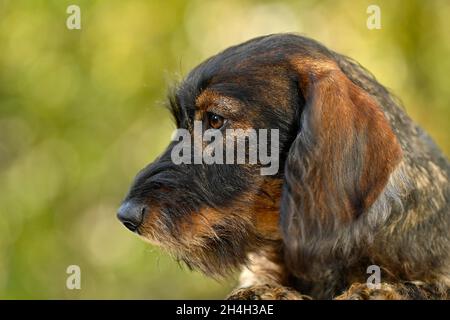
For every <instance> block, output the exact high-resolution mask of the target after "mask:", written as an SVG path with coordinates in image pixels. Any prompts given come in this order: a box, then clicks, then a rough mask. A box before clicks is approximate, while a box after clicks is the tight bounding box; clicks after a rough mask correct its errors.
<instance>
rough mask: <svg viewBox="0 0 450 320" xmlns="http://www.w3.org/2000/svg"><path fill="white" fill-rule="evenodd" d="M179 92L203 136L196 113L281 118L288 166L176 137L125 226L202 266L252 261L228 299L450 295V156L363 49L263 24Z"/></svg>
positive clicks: (215, 119)
mask: <svg viewBox="0 0 450 320" xmlns="http://www.w3.org/2000/svg"><path fill="white" fill-rule="evenodd" d="M169 102H170V103H169V107H170V110H171V112H172V114H173V116H174V118H175V122H176V125H177V128H179V129H184V130H185V131H186V132H188V133H189V134H190V135H191V137H192V138H193V139H196V137H195V136H194V130H193V126H194V122H195V121H199V122H200V123H202V130H213V131H214V130H215V131H216V132H222V133H224V132H225V130H226V129H236V128H240V129H243V130H247V129H252V128H253V129H277V130H278V132H279V141H278V154H277V155H278V156H279V170H278V172H277V173H276V174H273V175H262V174H261V173H260V171H259V169H260V168H261V166H262V165H261V163H259V162H258V163H252V164H249V163H244V164H236V163H234V164H218V163H213V164H205V163H197V164H192V163H191V164H187V163H181V164H174V162H173V161H172V155H173V150H174V148H175V147H176V146H177V141H172V142H171V143H170V144H169V146H168V148H167V150H166V151H165V152H163V154H162V155H161V156H160V157H159V158H158V159H156V160H155V161H154V162H153V163H151V164H149V165H148V166H147V167H146V168H144V169H143V170H142V171H140V172H139V173H138V175H137V176H136V178H135V180H134V182H133V184H132V186H131V188H130V190H129V192H128V195H127V196H126V198H125V199H124V202H123V204H122V206H121V207H120V209H119V211H118V218H119V219H120V221H122V222H123V224H124V225H125V226H126V227H127V228H128V229H130V230H131V231H133V232H135V233H137V234H139V235H140V236H141V237H143V238H144V239H146V240H148V241H150V242H151V243H153V244H157V245H160V246H162V247H164V248H166V249H167V251H168V252H169V253H170V254H172V255H173V256H174V257H175V258H176V259H178V260H181V261H183V262H184V263H185V264H186V265H187V266H188V267H189V268H192V269H197V270H200V271H202V272H203V273H205V274H206V275H209V276H212V277H224V276H227V275H230V274H232V273H233V272H234V271H236V270H237V269H242V270H243V271H242V274H241V276H240V284H239V286H238V287H237V288H236V289H235V290H234V291H233V292H231V294H230V295H229V296H228V298H229V299H446V298H448V297H449V293H450V292H449V288H450V212H449V202H448V201H449V195H450V193H449V192H450V191H449V172H450V170H449V168H450V167H449V162H448V160H447V159H446V157H445V156H444V155H443V153H442V152H441V151H440V150H439V148H438V147H437V146H436V144H435V143H434V142H433V141H432V139H431V138H430V137H429V136H428V135H427V134H426V133H425V132H424V131H423V130H422V129H421V128H420V127H419V126H418V125H417V124H415V123H414V122H413V121H412V120H411V119H410V118H409V117H408V116H407V114H406V113H405V111H404V109H403V107H402V106H401V104H400V102H398V100H397V99H396V98H394V97H393V95H391V94H390V93H389V92H388V90H387V89H386V88H385V87H383V86H382V85H381V84H379V83H378V82H377V81H376V80H375V78H374V77H373V76H372V75H371V74H370V73H369V72H368V71H366V70H365V69H364V68H363V67H361V66H360V65H359V64H358V63H356V62H355V61H353V60H352V59H350V58H348V57H345V56H343V55H341V54H338V53H336V52H333V51H331V50H329V49H327V48H326V47H325V46H323V45H322V44H320V43H318V42H316V41H314V40H312V39H309V38H306V37H303V36H299V35H296V34H274V35H268V36H263V37H259V38H255V39H252V40H249V41H247V42H245V43H242V44H239V45H237V46H233V47H230V48H228V49H226V50H225V51H223V52H221V53H219V54H217V55H215V56H213V57H211V58H209V59H207V60H206V61H204V62H203V63H201V64H200V65H199V66H197V67H196V68H194V69H193V70H192V71H191V72H190V73H189V74H188V75H187V76H186V78H185V79H184V80H183V81H182V82H181V83H179V84H178V85H177V86H176V87H175V88H174V89H173V90H172V91H171V94H170V98H169ZM223 139H226V136H224V137H223ZM202 143H203V142H202ZM258 148H260V146H258ZM186 150H188V149H186ZM188 151H189V150H188ZM369 267H372V268H375V269H376V268H379V276H380V279H379V281H374V282H373V283H369V282H368V278H369V277H370V275H371V274H368V273H367V270H368V268H369Z"/></svg>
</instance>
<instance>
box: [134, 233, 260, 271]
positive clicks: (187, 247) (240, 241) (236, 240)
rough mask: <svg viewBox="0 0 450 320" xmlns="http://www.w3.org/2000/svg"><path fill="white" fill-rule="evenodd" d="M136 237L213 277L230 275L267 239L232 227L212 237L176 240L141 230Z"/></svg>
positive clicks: (244, 263) (190, 267)
mask: <svg viewBox="0 0 450 320" xmlns="http://www.w3.org/2000/svg"><path fill="white" fill-rule="evenodd" d="M140 236H141V238H142V239H144V241H145V242H147V243H150V244H151V245H155V246H158V247H160V248H162V249H163V250H165V251H167V252H168V253H169V254H170V255H171V256H172V257H173V258H174V259H175V260H177V261H181V262H183V263H184V264H185V265H186V266H187V267H188V268H189V269H190V270H197V271H200V272H202V273H204V274H205V275H207V276H209V277H213V278H223V277H227V276H230V275H231V274H232V273H233V272H235V271H237V270H238V269H239V268H241V267H242V266H243V265H246V264H247V262H248V254H249V253H251V252H255V251H257V250H258V249H259V248H261V247H263V246H264V245H265V244H266V241H267V240H264V239H262V238H260V237H258V236H257V235H256V234H255V233H254V232H252V231H249V230H239V231H238V232H237V231H236V230H234V231H233V232H231V231H230V232H226V233H224V234H222V235H218V236H217V237H213V238H209V237H202V236H198V237H193V238H192V239H176V238H174V237H172V236H168V235H167V234H164V235H162V234H156V233H152V234H149V233H145V232H144V233H142V232H141V234H140Z"/></svg>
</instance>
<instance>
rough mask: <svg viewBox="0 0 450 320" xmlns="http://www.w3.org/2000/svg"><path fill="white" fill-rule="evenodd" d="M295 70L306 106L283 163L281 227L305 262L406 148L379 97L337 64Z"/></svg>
mask: <svg viewBox="0 0 450 320" xmlns="http://www.w3.org/2000/svg"><path fill="white" fill-rule="evenodd" d="M296 72H297V73H298V74H299V86H300V88H299V89H300V91H301V94H302V95H303V97H304V100H305V106H304V108H303V111H302V114H301V117H300V126H299V127H300V128H299V132H298V134H297V137H296V138H295V140H294V141H293V143H292V145H291V147H290V150H289V153H288V156H287V160H286V165H285V183H284V187H283V195H282V202H281V228H282V233H283V239H284V242H285V251H286V255H287V260H288V261H287V262H288V264H290V265H291V268H293V269H299V268H300V269H301V268H302V266H303V267H307V266H306V264H310V262H312V260H314V259H317V258H318V257H317V255H323V254H325V255H326V254H329V251H326V252H325V253H324V252H320V246H321V244H320V241H321V240H324V241H328V242H329V240H330V239H331V242H332V241H333V240H332V239H333V234H335V233H336V232H337V231H338V230H339V229H341V228H343V227H344V226H347V225H349V224H351V223H352V222H353V221H355V220H356V219H358V217H359V216H361V215H363V214H364V213H365V211H366V210H367V209H368V208H369V207H370V206H371V205H372V204H373V203H374V201H375V200H376V199H377V197H378V196H379V195H380V193H381V192H382V191H383V189H384V187H385V186H386V184H387V182H388V179H389V176H390V174H391V172H392V171H393V169H394V168H395V166H396V165H397V164H398V162H399V161H400V158H401V148H400V145H399V143H398V141H397V139H396V137H395V135H394V133H393V132H392V129H391V127H390V125H389V123H388V121H387V119H386V118H385V116H384V114H383V112H382V111H381V109H380V107H379V106H378V105H377V103H376V101H375V100H374V99H373V98H372V97H371V96H370V95H369V94H368V93H367V92H365V91H364V90H363V89H361V88H360V87H358V86H357V85H355V84H354V83H353V82H352V81H351V80H350V79H348V78H347V76H346V75H345V74H344V73H343V72H342V71H341V70H340V69H339V67H338V66H337V65H336V64H334V63H333V62H327V63H324V64H322V65H320V64H318V63H317V62H316V63H310V64H309V65H308V63H304V64H302V66H297V67H296ZM331 246H332V245H331ZM331 246H330V247H331ZM330 247H329V248H330ZM329 248H328V249H327V250H330V249H329ZM315 255H316V256H315Z"/></svg>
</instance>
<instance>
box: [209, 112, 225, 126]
mask: <svg viewBox="0 0 450 320" xmlns="http://www.w3.org/2000/svg"><path fill="white" fill-rule="evenodd" d="M208 123H209V126H210V127H211V128H213V129H220V128H222V126H223V124H224V123H225V119H224V118H223V117H221V116H219V115H217V114H215V113H211V112H208Z"/></svg>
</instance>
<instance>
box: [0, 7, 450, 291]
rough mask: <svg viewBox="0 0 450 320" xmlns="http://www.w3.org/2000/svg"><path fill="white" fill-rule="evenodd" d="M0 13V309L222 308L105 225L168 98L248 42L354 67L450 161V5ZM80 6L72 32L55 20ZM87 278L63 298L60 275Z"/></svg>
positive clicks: (207, 286) (219, 285)
mask: <svg viewBox="0 0 450 320" xmlns="http://www.w3.org/2000/svg"><path fill="white" fill-rule="evenodd" d="M375 2H376V4H378V5H379V6H380V7H381V18H382V29H381V30H368V29H367V27H366V19H367V17H368V14H367V13H366V9H367V7H368V5H370V4H372V3H374V1H372V0H370V1H315V0H310V1H299V0H295V1H286V2H271V1H260V2H256V1H237V0H234V1H233V0H231V1H229V0H224V1H191V2H184V1H139V0H129V1H120V0H115V1H94V0H85V1H76V0H71V1H65V0H53V1H44V0H28V1H23V0H14V1H13V0H10V1H7V0H0V298H44V299H53V298H222V297H224V295H225V294H226V292H227V291H228V290H229V289H230V288H231V286H232V285H233V284H234V283H235V279H226V280H224V281H221V282H217V281H214V280H211V279H207V278H206V277H204V276H203V275H201V274H198V273H195V272H194V273H192V272H190V271H187V270H185V269H183V268H181V267H180V266H179V265H178V264H177V263H176V262H174V261H172V259H170V258H169V257H168V256H167V255H166V254H165V253H164V252H163V251H160V250H159V249H157V248H153V247H150V246H149V245H147V244H145V243H144V242H142V241H141V240H140V239H138V238H137V237H134V236H132V235H131V234H130V233H129V232H127V230H125V228H123V227H122V226H121V225H120V224H119V222H118V221H116V217H115V211H116V208H117V207H118V205H119V203H120V200H121V198H122V197H123V196H124V195H125V193H126V191H127V188H128V186H129V183H130V182H131V179H132V178H133V176H134V175H135V173H136V172H137V171H138V169H140V168H141V167H143V166H144V165H145V164H146V163H148V162H150V161H151V160H153V159H154V158H155V157H156V156H157V155H158V154H159V153H160V152H161V151H162V150H163V149H164V147H165V145H166V144H167V143H168V141H169V137H170V134H171V131H172V130H173V129H174V126H173V124H172V123H171V120H170V116H169V114H168V113H167V111H166V110H165V109H164V108H163V107H162V105H163V104H164V100H165V95H166V86H167V84H168V83H170V82H171V81H172V80H174V79H178V78H179V77H180V76H182V75H185V74H186V72H187V71H189V69H190V68H192V67H193V66H195V65H196V64H198V63H199V62H201V61H202V60H203V59H204V58H206V57H208V56H210V55H211V54H214V53H216V52H218V51H219V50H221V49H224V48H225V47H227V46H229V45H231V44H236V43H239V42H241V41H243V40H246V39H249V38H251V37H254V36H258V35H262V34H267V33H274V32H286V31H291V32H300V33H302V34H305V35H308V36H310V37H312V38H315V39H317V40H319V41H321V42H323V43H324V44H325V45H326V46H328V47H330V48H332V49H334V50H336V51H338V52H341V53H344V54H346V55H348V56H351V57H353V58H355V59H356V60H357V61H359V62H360V63H361V64H362V65H364V66H365V67H367V68H368V69H369V70H371V71H372V72H373V73H374V74H375V76H376V77H377V78H378V79H379V80H380V81H381V82H382V83H383V84H385V85H386V86H387V87H389V88H391V89H392V91H393V92H394V93H395V94H396V95H397V96H399V97H400V98H401V99H402V100H403V102H404V103H405V107H406V110H407V111H408V113H409V114H410V115H411V116H412V117H413V118H414V119H415V120H416V121H417V122H418V123H420V124H421V125H422V126H423V127H424V128H426V130H427V131H428V132H430V133H431V135H432V136H433V137H434V138H435V140H436V141H437V142H438V144H439V145H440V146H441V147H442V149H443V150H444V151H445V152H446V153H447V154H449V152H450V142H449V130H448V128H449V124H450V120H449V119H450V117H449V115H450V78H449V76H448V75H449V72H450V59H449V57H450V41H449V33H448V32H449V30H450V19H449V17H450V2H448V1H439V0H435V1H420V0H416V1H398V0H396V1H388V0H385V1H375ZM70 4H77V5H79V6H80V8H81V21H82V22H81V27H82V28H81V30H68V29H67V28H66V18H67V17H68V14H67V13H66V8H67V6H69V5H70ZM71 264H76V265H79V266H80V267H81V270H82V289H81V290H73V291H71V290H67V289H66V287H65V283H66V277H67V274H66V272H65V271H66V268H67V266H68V265H71Z"/></svg>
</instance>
